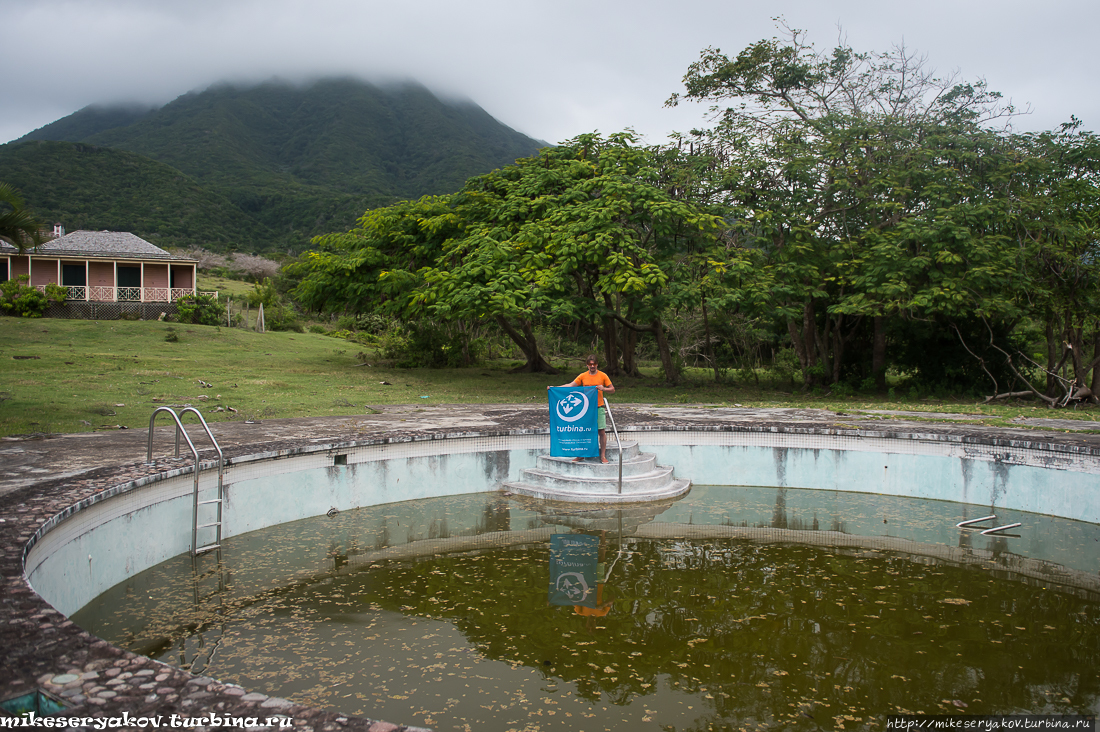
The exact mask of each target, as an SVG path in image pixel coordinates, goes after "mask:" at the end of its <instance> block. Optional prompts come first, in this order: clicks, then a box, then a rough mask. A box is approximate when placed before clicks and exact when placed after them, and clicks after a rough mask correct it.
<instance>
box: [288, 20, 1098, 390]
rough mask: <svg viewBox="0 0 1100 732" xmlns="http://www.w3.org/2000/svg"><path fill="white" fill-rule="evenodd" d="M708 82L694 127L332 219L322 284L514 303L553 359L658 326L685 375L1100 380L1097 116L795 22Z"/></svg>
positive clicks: (468, 305) (477, 318)
mask: <svg viewBox="0 0 1100 732" xmlns="http://www.w3.org/2000/svg"><path fill="white" fill-rule="evenodd" d="M685 101H696V102H704V103H709V104H711V105H712V106H711V115H710V118H709V119H710V125H709V126H708V127H706V128H704V129H696V130H692V131H691V132H690V133H686V134H679V135H676V136H675V137H674V143H673V144H672V145H666V146H645V145H639V144H638V142H637V140H636V139H635V137H634V136H633V135H632V134H631V133H629V132H626V133H620V134H615V135H610V136H608V137H603V136H601V135H599V134H598V133H593V134H587V135H581V136H578V137H577V138H575V139H573V140H570V141H569V142H567V143H565V144H563V145H561V146H558V147H552V148H545V149H543V150H542V151H541V152H540V153H539V154H538V155H536V156H532V157H529V158H524V159H521V160H518V161H517V162H516V164H515V165H510V166H507V167H505V168H502V169H500V170H496V171H493V172H492V173H490V174H487V175H482V176H478V177H475V178H471V179H470V180H469V181H467V183H466V185H465V186H464V187H463V188H462V189H461V190H460V191H458V192H457V193H455V194H453V195H450V196H445V197H435V198H424V199H420V200H419V201H415V202H403V203H399V204H395V205H393V206H390V207H387V208H382V209H376V210H373V211H368V212H367V213H366V214H365V215H364V216H363V217H362V218H361V219H360V221H359V224H358V226H357V227H356V228H354V229H352V230H351V231H349V232H347V233H343V234H331V235H327V236H324V237H318V238H317V239H315V240H314V246H315V251H313V252H311V253H310V254H309V255H308V257H306V258H305V259H304V260H303V261H302V263H300V264H299V265H298V274H299V275H300V276H301V277H302V278H303V279H302V282H301V284H300V285H299V287H298V290H297V294H298V297H299V298H300V299H301V301H302V302H303V303H304V304H306V305H307V306H309V307H312V308H315V309H318V310H324V311H338V310H352V311H374V312H383V313H388V314H391V315H396V316H400V317H402V318H432V319H436V320H438V321H442V322H450V323H459V324H461V323H478V322H492V323H494V324H496V325H497V326H499V328H500V329H501V330H502V331H503V332H504V333H506V334H507V335H508V336H509V337H510V338H511V339H512V340H513V341H514V342H515V343H516V344H517V346H518V347H519V348H520V349H521V350H522V352H523V354H524V355H525V360H526V363H525V365H524V367H523V368H524V369H527V370H537V371H549V370H552V368H553V367H552V366H551V365H550V364H549V363H548V362H547V361H546V358H545V357H544V356H543V354H542V353H541V352H540V350H539V346H538V342H537V338H536V329H537V327H540V326H541V327H549V328H557V329H559V331H561V330H566V331H568V332H569V333H570V334H571V336H572V337H573V338H580V337H581V335H582V334H583V335H584V336H585V337H587V338H591V339H595V340H598V342H599V343H600V344H601V347H602V348H603V349H604V359H603V363H604V365H605V370H607V371H608V372H609V373H613V374H614V373H626V374H634V375H636V374H637V373H638V367H637V362H638V359H637V353H638V349H639V346H640V344H642V343H643V342H645V343H646V344H647V346H646V347H647V348H648V347H652V348H653V349H654V350H655V352H656V354H657V356H658V358H659V360H660V363H661V367H662V374H663V377H664V379H665V380H666V381H667V382H668V383H676V382H677V380H678V379H679V378H680V373H681V369H682V364H683V363H684V362H685V360H686V359H691V360H693V361H694V362H695V363H699V362H700V361H702V362H703V363H708V364H709V365H711V366H712V367H713V370H714V374H715V378H722V377H723V372H724V368H726V367H728V366H729V365H738V361H739V360H740V362H741V363H740V365H742V366H744V367H745V368H746V369H747V373H750V374H751V373H752V370H751V365H752V363H755V361H754V360H753V359H754V358H756V356H751V355H749V354H753V353H759V352H760V348H759V346H760V344H764V345H766V347H767V349H768V350H769V351H770V352H771V354H772V355H773V357H778V356H777V354H780V353H781V352H783V351H788V352H789V353H791V354H793V356H792V358H793V359H794V360H795V362H796V364H797V368H798V371H799V372H800V373H801V376H802V379H803V383H804V388H840V387H841V385H844V384H847V385H848V387H847V388H854V387H856V386H858V387H859V388H869V387H870V388H877V389H879V390H885V389H886V387H887V382H886V375H887V371H888V370H892V371H893V373H895V374H897V375H899V376H900V375H905V376H907V377H908V378H915V379H917V380H918V381H920V382H921V383H923V384H924V385H925V386H926V387H931V386H935V388H937V389H938V388H948V389H959V388H961V389H964V390H974V389H978V388H981V389H984V390H987V391H988V390H991V391H992V394H991V395H990V398H994V397H1005V396H1019V395H1022V394H1028V395H1033V396H1036V397H1038V398H1040V399H1043V400H1045V401H1046V402H1047V403H1048V404H1051V405H1052V406H1053V405H1064V404H1068V403H1071V402H1074V401H1078V400H1080V399H1085V398H1090V399H1095V397H1094V396H1093V394H1095V393H1100V368H1098V367H1100V320H1098V319H1100V277H1098V275H1100V271H1098V270H1100V257H1098V252H1097V247H1098V246H1100V245H1098V243H1097V242H1098V236H1097V234H1098V231H1097V225H1098V219H1097V213H1098V212H1100V205H1098V204H1100V187H1098V183H1100V180H1098V178H1097V171H1098V170H1100V139H1098V138H1097V137H1096V136H1095V135H1093V134H1092V133H1091V132H1084V131H1082V130H1081V129H1080V123H1079V122H1078V121H1076V120H1071V122H1070V123H1067V124H1066V125H1064V126H1063V127H1062V128H1061V129H1060V130H1057V131H1052V132H1046V133H1035V134H1020V133H1016V132H1013V130H1012V129H1011V126H1010V125H1009V124H1008V122H1010V121H1011V119H1012V117H1013V115H1014V114H1015V110H1014V109H1013V108H1012V106H1011V105H1009V104H1006V103H1005V102H1004V101H1003V100H1002V99H1001V96H1000V95H999V94H998V93H996V92H994V91H991V90H989V89H987V87H986V85H985V83H984V82H982V81H976V82H975V81H963V80H960V79H958V78H955V77H954V76H940V75H937V74H936V73H935V72H934V71H933V70H932V69H931V68H929V67H928V66H927V64H926V62H925V61H924V59H922V58H921V57H918V56H917V55H915V54H913V53H911V52H910V51H909V50H907V49H905V48H904V47H901V46H899V47H896V48H893V49H892V50H890V51H888V52H885V53H862V52H857V51H855V50H853V49H852V48H849V47H847V46H846V45H844V44H841V45H838V46H837V47H835V48H832V49H830V50H828V51H825V52H822V51H818V50H816V49H814V47H813V46H812V45H809V44H808V43H807V42H806V40H805V38H804V34H803V33H801V32H800V31H794V30H789V29H788V30H786V32H785V35H784V36H783V37H781V38H772V39H767V40H762V41H759V42H757V43H754V44H751V45H750V46H748V47H747V48H745V49H744V50H742V51H741V52H740V53H738V54H737V55H735V56H727V55H726V54H723V53H722V52H721V51H720V50H718V49H715V48H709V49H706V50H705V51H703V53H702V54H701V56H700V59H699V60H698V61H697V62H695V63H693V64H691V66H690V67H689V68H688V70H687V73H686V75H685V76H684V91H683V92H682V93H679V94H674V95H673V96H672V97H671V98H670V100H669V102H668V103H669V104H672V105H675V104H680V103H682V102H685ZM750 341H752V342H755V345H754V344H753V343H750ZM1090 350H1091V352H1090ZM738 354H740V355H738ZM1071 372H1072V373H1071ZM979 384H980V385H981V386H979Z"/></svg>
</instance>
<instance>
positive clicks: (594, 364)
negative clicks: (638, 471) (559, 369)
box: [546, 354, 615, 463]
mask: <svg viewBox="0 0 1100 732" xmlns="http://www.w3.org/2000/svg"><path fill="white" fill-rule="evenodd" d="M585 362H586V365H587V366H588V370H587V371H585V372H584V373H583V374H581V375H580V376H578V377H577V378H575V379H573V380H572V381H570V382H569V383H568V384H562V386H594V387H596V391H597V392H599V393H598V394H597V395H596V406H597V409H596V428H597V429H598V430H599V434H600V462H601V463H606V462H607V407H605V406H604V403H603V393H604V392H605V391H606V392H607V393H608V394H614V393H615V386H614V385H613V384H612V383H611V379H609V378H608V377H607V374H605V373H604V372H603V371H600V369H599V361H597V360H596V354H592V355H591V356H589V357H588V358H587V359H585ZM546 388H547V389H549V388H550V387H549V386H548V387H546ZM580 461H581V458H573V462H575V463H579V462H580Z"/></svg>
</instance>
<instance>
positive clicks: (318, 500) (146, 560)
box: [25, 430, 1100, 614]
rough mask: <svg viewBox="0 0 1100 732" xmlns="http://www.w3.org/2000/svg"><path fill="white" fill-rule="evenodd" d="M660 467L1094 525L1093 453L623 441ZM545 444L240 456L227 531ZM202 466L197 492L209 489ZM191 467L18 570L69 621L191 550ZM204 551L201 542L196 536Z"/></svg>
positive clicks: (74, 523)
mask: <svg viewBox="0 0 1100 732" xmlns="http://www.w3.org/2000/svg"><path fill="white" fill-rule="evenodd" d="M627 437H628V438H629V439H637V440H638V441H639V442H640V443H641V445H642V448H643V449H644V450H645V451H647V452H655V453H657V456H658V462H659V463H660V464H663V465H673V466H675V468H676V474H677V475H678V476H680V477H687V478H690V479H691V480H692V481H693V483H696V484H701V485H741V486H786V487H797V488H813V489H819V490H830V491H850V492H859V493H877V494H884V495H895V496H907V497H917V498H931V499H938V500H947V501H957V502H963V503H970V504H976V505H979V506H988V507H991V508H994V509H1012V510H1019V511H1028V512H1033V513H1038V514H1047V515H1052V516H1058V517H1061V518H1068V519H1073V520H1077V521H1086V522H1090V523H1100V455H1097V454H1094V453H1093V452H1091V451H1073V450H1070V449H1065V448H1055V447H1052V446H1048V447H1044V446H1041V445H1040V446H1035V445H1033V444H1026V445H1007V446H1006V445H1005V444H994V443H992V442H991V443H989V444H979V443H975V442H973V441H971V442H963V441H958V440H951V439H948V438H944V437H942V436H931V435H927V436H914V435H907V436H903V437H894V436H888V435H884V436H874V435H861V436H854V435H834V434H789V433H753V432H732V431H719V430H715V431H690V430H684V431H638V432H631V433H628V435H627ZM548 440H549V438H548V436H547V435H545V434H514V435H504V436H494V437H471V436H466V437H458V438H450V439H445V440H440V439H434V440H426V441H413V442H393V443H390V442H379V441H374V442H371V443H364V444H360V443H347V444H341V445H311V446H309V447H306V448H302V449H301V450H299V451H296V452H295V454H293V455H288V454H258V455H252V456H248V457H245V458H237V459H235V460H233V461H232V462H231V464H230V465H229V466H228V467H227V468H226V471H225V485H226V507H225V516H224V520H225V526H224V535H225V536H227V537H228V536H234V535H238V534H243V533H246V532H249V531H254V530H257V529H261V528H264V527H267V526H272V525H275V524H279V523H285V522H287V521H293V520H297V519H300V518H306V517H310V516H317V515H321V514H324V513H326V512H327V511H329V510H330V509H332V508H336V509H338V510H341V511H343V510H348V509H353V508H356V507H362V506H372V505H379V504H385V503H393V502H398V501H409V500H415V499H420V498H435V497H442V496H449V495H460V494H466V493H477V492H483V491H486V490H492V489H493V488H494V487H495V486H496V485H497V484H499V483H500V482H501V481H504V480H514V479H516V478H517V477H518V475H519V472H520V471H521V470H522V469H524V468H527V467H532V466H533V465H534V464H535V458H536V457H537V455H538V454H540V452H542V451H544V450H546V449H547V448H548ZM216 478H217V473H216V470H213V469H210V465H209V464H207V467H206V468H205V469H204V471H203V473H202V475H201V481H200V487H201V489H202V490H203V491H208V490H210V489H211V488H213V487H214V486H215V485H216ZM192 486H193V476H192V475H191V473H190V471H189V470H188V469H181V470H176V471H173V472H171V473H167V474H164V475H160V476H156V477H154V478H150V479H145V480H141V481H137V482H135V483H132V484H127V485H121V486H117V487H115V488H114V489H111V490H109V491H105V492H103V493H102V494H99V495H97V496H96V497H95V498H94V499H91V500H88V501H86V502H83V503H81V504H77V505H76V506H74V507H72V508H71V509H69V510H68V511H66V512H64V513H63V514H61V515H59V516H57V517H54V518H53V519H51V520H50V521H47V522H46V523H45V524H43V525H42V527H41V528H40V529H39V530H38V532H37V533H36V534H35V535H34V537H33V538H32V539H31V542H30V543H29V544H28V549H27V551H26V554H25V571H26V573H27V577H28V579H29V581H30V583H31V585H32V586H33V587H34V588H35V590H36V591H37V592H38V593H39V594H40V595H41V596H42V597H43V598H45V599H46V600H47V601H49V602H50V603H51V604H52V605H53V606H54V607H56V608H57V609H58V610H60V611H61V612H63V613H66V614H69V613H72V612H74V611H75V610H77V609H79V608H80V607H82V606H83V605H84V604H86V603H87V602H89V601H90V600H91V599H92V598H94V597H95V596H97V595H98V594H100V593H101V592H103V591H104V590H106V589H108V588H109V587H111V586H113V585H115V584H117V583H118V582H121V581H123V580H124V579H126V578H127V577H129V576H132V575H134V574H136V573H138V572H140V571H142V570H144V569H147V568H148V567H151V566H154V565H156V564H158V563H160V562H162V561H164V560H166V559H168V558H170V557H173V556H176V555H178V554H181V553H183V552H186V551H188V549H189V547H190V541H191V491H192ZM200 541H202V539H201V538H200Z"/></svg>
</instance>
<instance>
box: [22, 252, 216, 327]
mask: <svg viewBox="0 0 1100 732" xmlns="http://www.w3.org/2000/svg"><path fill="white" fill-rule="evenodd" d="M197 274H198V261H197V260H194V259H188V258H186V257H177V256H174V255H172V254H170V253H168V252H166V251H165V250H163V249H161V248H160V247H157V246H154V245H153V244H150V243H149V242H147V241H145V240H144V239H142V238H141V237H139V236H136V235H134V234H131V233H128V232H118V231H74V232H72V233H70V234H65V235H63V236H59V237H58V238H56V239H52V240H50V241H47V242H45V243H43V244H41V245H40V246H38V247H35V248H33V249H28V250H26V251H25V252H24V253H22V254H20V253H19V251H18V250H17V249H16V248H15V247H13V246H11V245H10V244H7V243H6V242H0V281H3V280H7V279H15V278H17V277H19V276H20V275H26V276H27V277H28V284H30V285H31V286H33V287H36V288H38V289H39V290H42V291H44V290H45V289H46V285H49V284H54V285H61V286H63V287H65V288H66V289H67V290H68V299H67V301H66V302H65V303H64V305H57V304H54V305H51V306H50V308H49V309H47V311H46V315H47V316H49V317H62V318H97V319H103V320H111V319H117V318H125V317H129V318H140V319H143V320H145V319H154V318H158V317H161V314H162V313H163V314H166V315H174V314H175V313H176V301H177V300H179V298H181V297H184V296H186V295H213V296H215V297H216V296H217V293H216V292H210V293H206V292H201V293H200V292H198V290H197V289H196V277H197Z"/></svg>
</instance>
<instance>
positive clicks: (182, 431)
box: [145, 407, 225, 556]
mask: <svg viewBox="0 0 1100 732" xmlns="http://www.w3.org/2000/svg"><path fill="white" fill-rule="evenodd" d="M161 412H167V413H168V414H170V415H172V421H174V422H175V423H176V457H179V456H180V435H183V439H185V440H187V446H188V447H189V448H191V454H192V455H193V456H194V458H195V487H194V490H193V491H192V493H191V556H196V555H198V554H202V553H203V552H207V551H211V550H213V549H217V548H219V547H220V546H221V542H222V498H223V495H224V494H223V486H222V481H223V477H224V475H225V456H224V455H223V454H222V449H221V446H220V445H218V441H217V440H216V439H214V434H213V433H212V432H211V431H210V426H209V425H207V424H206V420H205V419H203V417H202V413H201V412H199V410H197V409H195V408H194V407H184V408H183V409H182V410H180V413H179V414H178V415H177V414H176V412H175V410H173V409H172V408H171V407H157V408H156V409H154V410H153V414H152V415H151V416H150V417H149V446H148V452H147V455H146V458H145V460H146V462H148V463H152V462H153V423H154V422H155V421H156V419H157V415H158V414H160V413H161ZM188 412H191V413H193V414H194V415H195V416H196V417H198V418H199V422H200V423H201V424H202V428H203V429H204V430H205V431H206V436H207V437H209V438H210V442H211V443H213V445H214V449H215V450H216V451H217V453H218V497H217V498H212V499H210V500H207V501H201V502H200V501H199V472H200V471H201V470H202V466H201V463H200V462H199V451H198V450H196V449H195V443H193V442H192V441H191V436H190V435H189V434H187V428H186V427H184V426H183V422H182V421H181V420H180V417H182V416H183V415H185V414H187V413H188ZM208 503H213V504H217V507H218V517H217V520H216V521H213V522H211V523H208V524H203V525H202V526H199V506H202V505H206V504H208ZM210 527H213V528H214V529H215V530H216V532H217V536H216V538H215V540H214V543H212V544H206V545H204V546H201V547H200V546H199V545H198V533H199V529H200V528H202V529H205V528H210Z"/></svg>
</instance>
